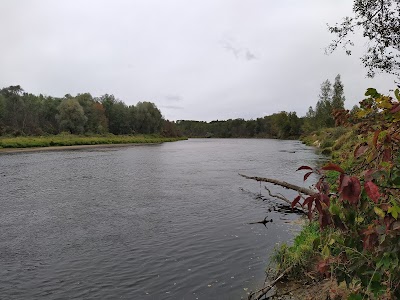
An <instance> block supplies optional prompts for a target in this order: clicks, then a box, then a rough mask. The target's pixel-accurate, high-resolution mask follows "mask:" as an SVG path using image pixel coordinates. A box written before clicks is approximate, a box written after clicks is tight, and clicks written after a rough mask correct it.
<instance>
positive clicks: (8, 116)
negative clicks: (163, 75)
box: [0, 85, 178, 136]
mask: <svg viewBox="0 0 400 300" xmlns="http://www.w3.org/2000/svg"><path fill="white" fill-rule="evenodd" d="M62 132H66V133H71V134H85V135H94V134H107V133H111V134H114V135H127V134H162V135H164V136H177V135H178V132H177V131H176V130H175V128H174V125H173V123H172V122H169V121H167V120H164V118H163V116H162V114H161V111H160V110H159V109H158V108H157V107H156V105H155V104H154V103H151V102H138V103H137V104H136V105H129V106H128V105H126V104H125V103H124V102H122V101H121V100H118V99H116V98H115V97H114V96H113V95H109V94H105V95H103V96H100V97H93V96H92V95H91V94H90V93H83V94H78V95H76V96H75V97H73V96H71V95H69V94H67V95H65V96H64V97H62V98H57V97H51V96H45V95H42V94H40V95H33V94H31V93H27V92H25V91H24V90H23V89H22V88H21V87H20V86H19V85H16V86H10V87H6V88H3V89H1V90H0V135H1V136H40V135H55V134H59V133H62Z"/></svg>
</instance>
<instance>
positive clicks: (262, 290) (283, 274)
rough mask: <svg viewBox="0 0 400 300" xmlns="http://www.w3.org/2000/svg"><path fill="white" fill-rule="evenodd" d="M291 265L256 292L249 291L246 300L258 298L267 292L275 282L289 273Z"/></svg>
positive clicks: (257, 299) (258, 299)
mask: <svg viewBox="0 0 400 300" xmlns="http://www.w3.org/2000/svg"><path fill="white" fill-rule="evenodd" d="M292 268H293V266H290V267H289V268H287V269H286V270H285V271H283V272H282V273H281V274H280V275H279V276H278V277H276V278H275V280H274V281H272V282H271V283H270V284H269V285H267V286H265V287H263V288H262V289H260V290H258V291H257V292H253V293H250V295H249V297H247V299H248V300H252V299H256V300H260V299H261V298H262V297H263V296H264V295H265V294H266V293H268V292H269V291H270V290H271V289H272V288H273V287H274V286H275V284H277V282H278V281H279V280H280V279H281V278H282V277H283V276H285V275H286V274H287V273H289V272H290V271H291V270H292ZM253 296H254V298H253Z"/></svg>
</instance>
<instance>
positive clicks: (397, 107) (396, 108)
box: [390, 103, 400, 114]
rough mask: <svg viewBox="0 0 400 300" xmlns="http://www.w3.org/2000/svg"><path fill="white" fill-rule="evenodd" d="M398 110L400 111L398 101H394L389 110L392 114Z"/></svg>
mask: <svg viewBox="0 0 400 300" xmlns="http://www.w3.org/2000/svg"><path fill="white" fill-rule="evenodd" d="M398 111H400V103H396V104H394V105H393V106H392V109H391V110H390V112H391V113H392V114H395V113H397V112H398Z"/></svg>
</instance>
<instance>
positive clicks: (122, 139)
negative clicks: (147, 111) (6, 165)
mask: <svg viewBox="0 0 400 300" xmlns="http://www.w3.org/2000/svg"><path fill="white" fill-rule="evenodd" d="M185 139H186V138H182V137H174V138H172V137H162V136H158V135H112V134H109V135H94V136H82V135H72V134H59V135H49V136H35V137H33V136H24V137H0V148H32V147H57V146H76V145H107V144H143V143H164V142H174V141H178V140H185Z"/></svg>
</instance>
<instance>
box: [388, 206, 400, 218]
mask: <svg viewBox="0 0 400 300" xmlns="http://www.w3.org/2000/svg"><path fill="white" fill-rule="evenodd" d="M388 213H389V214H391V215H392V217H393V218H395V219H396V220H397V218H398V216H399V213H400V207H398V206H397V205H394V206H391V207H389V209H388Z"/></svg>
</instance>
